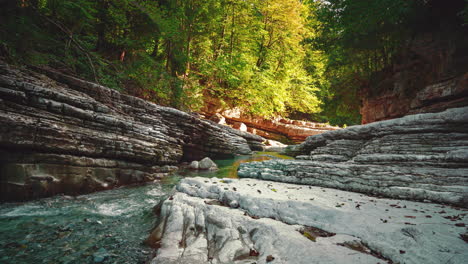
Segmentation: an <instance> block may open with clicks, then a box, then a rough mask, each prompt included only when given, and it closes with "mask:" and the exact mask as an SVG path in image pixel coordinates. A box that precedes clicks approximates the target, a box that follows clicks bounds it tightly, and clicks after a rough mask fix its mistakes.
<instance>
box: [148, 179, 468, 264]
mask: <svg viewBox="0 0 468 264" xmlns="http://www.w3.org/2000/svg"><path fill="white" fill-rule="evenodd" d="M177 191H178V192H176V193H175V194H174V195H173V196H172V198H170V199H168V200H166V201H165V202H164V203H163V204H162V209H161V221H160V224H159V226H158V228H156V229H155V231H153V235H154V236H157V237H162V239H161V248H160V249H159V250H158V255H157V257H156V258H155V259H154V260H153V262H152V263H153V264H156V263H158V264H159V263H253V262H256V263H266V256H268V255H272V256H274V257H275V259H274V260H273V261H272V262H269V263H386V261H385V260H382V259H377V258H375V257H374V256H371V255H368V254H364V253H361V252H358V251H354V250H351V249H348V248H346V247H343V246H339V245H337V243H343V242H345V241H353V240H357V241H362V242H363V243H364V244H365V245H367V246H368V247H369V248H371V249H372V250H374V251H376V252H379V253H381V254H382V255H383V256H384V257H385V258H388V259H390V260H391V261H393V262H394V263H415V264H416V263H418V264H419V263H425V264H430V263H434V264H435V263H448V264H450V263H452V264H453V263H466V262H465V261H466V260H467V259H468V244H467V243H466V242H464V241H463V240H462V239H461V238H460V234H463V233H465V232H467V230H466V227H459V226H455V224H457V223H458V224H459V225H461V224H465V225H468V221H467V218H466V215H467V213H468V211H467V210H466V209H461V208H453V207H450V206H444V205H439V204H431V203H420V202H411V201H403V200H391V199H380V198H375V197H370V196H366V195H363V194H358V193H352V192H346V191H340V190H334V189H328V188H322V187H313V186H303V185H295V184H287V183H278V182H269V181H260V180H255V179H240V180H233V179H223V180H221V179H216V178H211V179H209V178H201V177H197V178H186V179H183V180H182V181H181V182H180V183H179V185H178V186H177ZM212 200H217V201H220V202H222V204H226V205H231V206H232V207H233V208H229V207H225V206H220V205H215V203H213V202H212ZM206 202H208V203H209V204H207V203H206ZM250 216H258V217H260V219H258V220H256V219H254V218H252V217H250ZM426 216H430V218H429V217H426ZM444 217H452V218H456V220H455V221H451V220H450V219H447V218H444ZM302 225H303V226H312V227H316V228H320V229H323V230H326V231H328V232H333V233H337V235H336V236H332V237H318V238H317V239H316V242H313V241H311V240H309V239H307V238H306V237H304V236H303V235H301V234H300V233H299V232H298V231H297V230H299V229H300V228H301V226H302ZM181 241H185V242H181ZM182 245H185V246H182ZM250 249H255V250H256V251H258V252H259V253H260V255H259V256H258V259H255V258H251V259H244V260H238V261H235V259H236V257H239V256H240V255H242V254H248V253H249V251H250ZM209 257H212V259H209Z"/></svg>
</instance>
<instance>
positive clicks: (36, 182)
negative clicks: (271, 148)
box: [0, 62, 263, 200]
mask: <svg viewBox="0 0 468 264" xmlns="http://www.w3.org/2000/svg"><path fill="white" fill-rule="evenodd" d="M0 122H1V124H2V125H1V127H0V153H1V154H0V190H1V191H0V196H1V197H0V198H1V200H19V199H20V200H21V199H31V198H38V197H44V196H50V195H54V194H57V193H66V194H77V193H85V192H90V191H96V190H103V189H108V188H111V187H115V186H120V185H124V184H130V183H137V182H145V181H152V180H155V179H158V178H161V177H162V176H164V175H166V174H167V173H168V172H170V171H173V170H175V169H176V167H174V166H175V165H177V164H178V163H180V162H181V161H183V160H187V161H190V160H194V159H201V158H203V157H211V158H222V157H229V156H232V155H236V154H249V153H251V151H252V150H261V149H262V141H263V138H262V137H260V136H256V135H252V134H249V133H245V132H241V131H238V130H235V129H232V128H229V127H226V126H222V125H218V124H215V123H213V122H211V121H208V120H202V119H199V118H197V117H196V116H193V115H190V114H188V113H184V112H182V111H179V110H176V109H173V108H168V107H162V106H158V105H155V104H152V103H149V102H147V101H144V100H142V99H139V98H136V97H133V96H128V95H124V94H121V93H119V92H118V91H115V90H112V89H109V88H106V87H103V86H101V85H97V84H94V83H91V82H87V81H83V80H81V79H78V78H75V77H72V76H68V75H65V74H61V73H59V72H56V71H53V70H48V69H38V68H35V69H34V70H31V69H19V68H15V67H12V66H9V65H8V64H6V63H3V62H2V63H0Z"/></svg>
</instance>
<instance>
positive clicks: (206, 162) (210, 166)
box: [198, 157, 218, 170]
mask: <svg viewBox="0 0 468 264" xmlns="http://www.w3.org/2000/svg"><path fill="white" fill-rule="evenodd" d="M198 168H199V169H200V170H216V169H218V165H216V163H214V161H212V160H211V159H210V158H208V157H206V158H204V159H202V160H200V162H199V163H198Z"/></svg>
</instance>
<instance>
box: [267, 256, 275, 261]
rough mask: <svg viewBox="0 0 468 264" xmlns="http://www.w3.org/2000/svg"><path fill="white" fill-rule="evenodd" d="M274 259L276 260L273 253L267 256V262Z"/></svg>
mask: <svg viewBox="0 0 468 264" xmlns="http://www.w3.org/2000/svg"><path fill="white" fill-rule="evenodd" d="M273 260H275V257H273V256H272V255H268V256H267V257H266V262H272V261H273Z"/></svg>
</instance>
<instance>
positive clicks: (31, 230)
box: [0, 153, 272, 264]
mask: <svg viewBox="0 0 468 264" xmlns="http://www.w3.org/2000/svg"><path fill="white" fill-rule="evenodd" d="M270 158H272V156H270V155H269V154H268V153H262V154H257V155H254V156H240V157H237V158H235V159H231V160H218V161H216V163H217V164H218V166H219V167H220V169H219V170H218V171H214V172H182V173H179V174H174V175H171V176H169V177H166V178H165V179H163V180H162V181H161V182H158V183H152V184H147V185H143V186H137V187H126V188H120V189H114V190H109V191H103V192H97V193H92V194H87V195H81V196H77V197H70V196H55V197H52V198H46V199H40V200H36V201H31V202H26V203H7V204H1V205H0V263H1V264H5V263H12V264H13V263H14V264H16V263H146V262H147V261H148V260H150V259H151V257H152V254H153V253H154V252H153V250H152V249H151V248H149V247H148V246H146V245H145V244H144V240H145V239H146V237H147V236H148V235H149V233H150V230H151V228H152V227H153V225H154V222H155V220H156V216H155V215H154V214H153V211H152V208H153V207H154V206H155V205H156V204H157V203H158V202H159V201H161V200H163V199H165V198H166V197H167V195H168V193H170V192H171V190H172V189H173V187H174V185H175V184H176V183H177V182H178V181H179V180H180V179H181V178H183V177H190V176H204V177H222V178H223V177H231V178H232V177H236V171H237V167H238V165H239V164H240V163H241V162H248V161H253V160H256V161H257V160H265V159H270Z"/></svg>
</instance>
